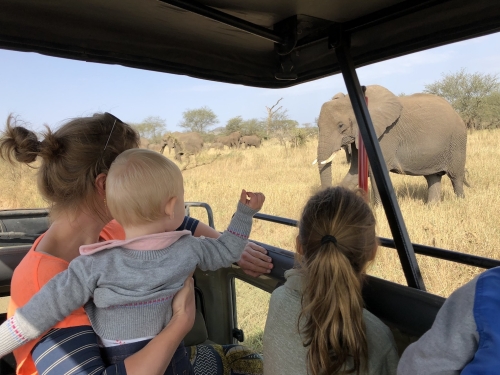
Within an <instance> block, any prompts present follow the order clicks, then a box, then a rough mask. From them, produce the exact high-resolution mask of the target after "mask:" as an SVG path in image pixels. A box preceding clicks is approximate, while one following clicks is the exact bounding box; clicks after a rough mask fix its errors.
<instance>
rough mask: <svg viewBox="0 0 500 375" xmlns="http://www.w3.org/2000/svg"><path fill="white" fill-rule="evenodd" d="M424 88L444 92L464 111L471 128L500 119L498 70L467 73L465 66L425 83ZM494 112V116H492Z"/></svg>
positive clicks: (439, 92) (439, 93)
mask: <svg viewBox="0 0 500 375" xmlns="http://www.w3.org/2000/svg"><path fill="white" fill-rule="evenodd" d="M424 92H427V93H430V94H435V95H439V96H442V97H443V98H445V99H446V100H448V101H449V102H450V104H451V105H452V106H453V108H454V109H455V110H456V111H457V112H458V113H459V114H460V116H461V117H462V119H463V120H464V122H465V124H466V126H467V128H469V129H481V128H483V127H485V126H491V123H497V122H498V121H499V118H498V117H496V118H495V116H497V115H498V111H497V110H495V108H498V105H499V104H500V103H498V102H497V101H496V100H498V99H497V98H500V95H498V94H499V92H500V82H499V80H498V75H497V74H484V73H478V72H476V73H467V71H466V70H465V68H462V69H460V70H459V71H458V72H456V73H450V74H443V78H442V79H441V80H439V81H436V82H434V83H431V84H429V85H425V90H424ZM492 116H493V117H492Z"/></svg>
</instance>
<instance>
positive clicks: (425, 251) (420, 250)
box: [254, 213, 500, 269]
mask: <svg viewBox="0 0 500 375" xmlns="http://www.w3.org/2000/svg"><path fill="white" fill-rule="evenodd" d="M254 218H255V219H260V220H264V221H269V222H272V223H275V224H281V225H286V226H290V227H296V226H297V220H293V219H288V218H284V217H280V216H273V215H267V214H261V213H257V214H255V215H254ZM379 241H380V246H383V247H387V248H390V249H396V244H395V243H394V240H393V239H391V238H384V237H379ZM413 248H414V249H415V253H416V254H420V255H425V256H430V257H432V258H437V259H442V260H447V261H450V262H455V263H460V264H465V265H468V266H475V267H479V268H485V269H490V268H493V267H498V266H500V261H499V260H496V259H490V258H485V257H481V256H478V255H472V254H466V253H461V252H459V251H455V250H446V249H441V248H438V247H433V246H427V245H421V244H415V243H413Z"/></svg>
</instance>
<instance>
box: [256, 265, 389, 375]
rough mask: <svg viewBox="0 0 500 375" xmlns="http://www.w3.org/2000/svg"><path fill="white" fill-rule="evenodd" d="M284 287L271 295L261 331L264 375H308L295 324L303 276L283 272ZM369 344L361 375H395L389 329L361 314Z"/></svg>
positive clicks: (293, 272)
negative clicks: (366, 359)
mask: <svg viewBox="0 0 500 375" xmlns="http://www.w3.org/2000/svg"><path fill="white" fill-rule="evenodd" d="M285 277H286V283H285V285H283V286H280V287H279V288H277V289H276V290H275V291H274V292H273V294H272V295H271V301H270V302H269V312H268V314H267V321H266V327H265V328H264V340H263V341H264V375H289V374H294V375H307V374H308V373H309V372H308V368H307V360H306V358H307V351H308V348H307V347H304V344H303V342H304V340H303V338H302V337H301V335H300V333H299V331H298V327H297V323H298V319H299V315H300V312H301V310H302V303H301V300H302V290H303V281H302V276H301V275H300V273H299V272H298V271H297V270H296V269H292V270H288V271H286V272H285ZM363 320H364V322H365V327H366V339H367V341H368V364H367V371H366V372H363V373H362V374H361V375H396V367H397V365H398V359H399V358H398V352H397V349H396V344H395V342H394V338H393V336H392V333H391V331H390V330H389V328H388V327H387V326H386V325H385V324H384V323H382V322H381V321H380V319H378V318H377V317H376V316H375V315H373V314H371V313H370V312H368V311H367V310H363Z"/></svg>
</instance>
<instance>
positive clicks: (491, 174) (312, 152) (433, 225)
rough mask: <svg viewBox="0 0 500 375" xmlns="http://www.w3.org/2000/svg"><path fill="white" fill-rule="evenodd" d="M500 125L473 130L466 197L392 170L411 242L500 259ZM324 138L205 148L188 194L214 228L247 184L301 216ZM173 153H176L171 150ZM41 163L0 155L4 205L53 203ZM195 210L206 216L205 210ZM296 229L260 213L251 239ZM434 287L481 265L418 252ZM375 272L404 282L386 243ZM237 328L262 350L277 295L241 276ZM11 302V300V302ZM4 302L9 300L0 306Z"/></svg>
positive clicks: (443, 291)
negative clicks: (433, 194) (39, 172)
mask: <svg viewBox="0 0 500 375" xmlns="http://www.w3.org/2000/svg"><path fill="white" fill-rule="evenodd" d="M499 145H500V129H498V130H482V131H475V132H473V133H470V134H469V136H468V145H467V163H466V168H467V170H468V174H467V180H468V182H469V183H470V185H471V187H470V188H465V195H466V197H465V199H458V198H456V197H455V195H454V193H453V189H452V186H451V182H450V180H449V179H448V177H446V176H444V177H443V193H442V201H441V203H439V204H436V205H432V206H429V205H426V204H425V197H426V190H427V184H426V181H425V179H424V178H423V177H412V176H401V175H395V174H391V179H392V183H393V185H394V189H395V191H396V196H397V197H398V200H399V204H400V206H401V211H402V213H403V217H404V219H405V222H406V226H407V228H408V231H409V234H410V238H411V240H412V242H414V243H419V244H424V245H431V246H436V247H440V248H445V249H451V250H456V251H460V252H464V253H470V254H475V255H480V256H484V257H489V258H495V259H499V258H500V224H499V222H498V219H499V217H500V215H499V214H498V212H499V211H500V194H499V193H500V188H499V186H500V173H499V172H500V167H499V166H498V165H497V163H498V162H500V148H499ZM316 147H317V140H315V139H310V140H309V141H308V142H307V144H306V145H305V146H304V147H301V148H290V147H287V148H285V147H284V146H280V145H279V144H278V143H277V142H274V141H273V140H270V141H266V142H265V143H264V144H263V146H262V147H261V148H259V149H255V148H251V149H246V150H243V149H236V150H228V149H226V150H224V151H215V150H204V151H203V152H202V153H201V154H200V155H198V156H197V157H196V165H195V161H194V159H193V158H191V160H190V161H189V163H188V162H187V161H184V163H182V165H180V167H181V168H182V169H183V175H184V182H185V199H186V201H203V202H207V203H208V204H209V205H210V206H211V207H212V209H213V212H214V219H215V226H216V228H217V229H218V230H224V229H225V227H226V226H227V224H228V223H229V220H230V218H231V216H232V214H233V212H234V210H235V208H236V203H237V200H238V197H239V194H240V192H241V189H242V188H244V189H246V190H249V191H261V192H263V193H264V194H265V195H266V202H265V204H264V207H263V210H262V212H263V213H266V214H271V215H277V216H283V217H288V218H294V219H298V218H299V215H300V211H301V208H302V207H303V205H304V204H305V202H306V201H307V199H308V198H309V196H310V195H311V194H313V193H314V192H315V191H316V190H317V189H319V187H320V183H319V173H318V168H317V166H313V165H311V163H312V161H313V160H314V159H315V158H316ZM165 155H166V156H167V157H171V158H173V155H168V152H167V151H166V152H165ZM347 169H348V165H347V164H346V162H345V158H344V155H343V154H342V153H341V155H339V156H337V158H336V159H334V161H333V166H332V174H333V184H336V183H339V182H340V181H341V180H342V178H343V176H344V175H345V173H346V172H347ZM35 173H36V169H35V168H29V167H19V166H17V167H13V166H11V165H10V164H8V163H6V162H4V161H2V160H1V159H0V176H1V180H0V191H1V192H2V193H1V194H0V209H8V208H33V207H45V206H46V204H45V202H43V200H42V199H41V198H40V197H39V195H38V193H37V189H36V182H35ZM374 211H375V214H376V217H377V221H378V234H379V235H380V236H381V237H392V236H391V232H390V229H389V226H388V223H387V220H386V218H385V214H384V211H383V209H382V207H375V208H374ZM191 214H192V216H194V217H196V218H198V219H200V220H202V221H206V220H207V217H206V214H205V213H204V210H203V209H192V210H191ZM296 235H297V230H296V229H295V228H289V227H284V226H281V225H278V224H272V223H267V222H263V221H259V220H254V227H253V231H252V235H251V238H252V239H255V240H258V241H262V242H265V243H268V244H271V245H274V246H278V247H281V248H284V249H288V250H292V251H293V250H294V243H295V237H296ZM417 258H418V261H419V265H420V267H421V270H422V273H423V277H424V281H425V283H426V287H427V290H428V291H429V292H431V293H434V294H438V295H441V296H444V297H446V296H448V295H449V294H450V293H451V292H452V291H453V290H455V289H456V288H458V287H459V286H461V285H463V284H464V283H466V282H467V281H469V280H471V279H472V278H473V277H474V276H475V275H477V274H478V273H479V272H481V269H478V268H475V267H469V266H463V265H459V264H454V263H451V262H447V261H441V260H437V259H432V258H428V257H425V256H418V255H417ZM369 273H370V274H371V275H374V276H377V277H380V278H384V279H387V280H391V281H394V282H397V283H402V284H405V279H404V276H403V272H402V270H401V266H400V263H399V259H398V256H397V253H396V251H395V250H393V249H387V248H380V249H379V251H378V254H377V257H376V259H375V261H374V262H373V264H372V265H371V267H370V269H369ZM236 284H237V308H238V325H239V327H240V328H242V329H243V330H244V332H245V335H246V340H245V343H244V344H245V345H248V346H252V347H254V348H257V349H258V350H260V349H261V345H262V332H263V328H264V324H265V319H266V315H267V309H268V304H269V297H270V295H269V294H268V293H266V292H263V291H261V290H258V289H256V288H254V287H252V286H249V285H248V284H246V283H244V282H241V281H237V283H236ZM4 303H5V301H4ZM0 308H1V306H0Z"/></svg>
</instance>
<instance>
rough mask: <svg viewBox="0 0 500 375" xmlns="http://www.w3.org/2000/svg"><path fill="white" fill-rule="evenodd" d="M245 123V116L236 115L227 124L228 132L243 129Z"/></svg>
mask: <svg viewBox="0 0 500 375" xmlns="http://www.w3.org/2000/svg"><path fill="white" fill-rule="evenodd" d="M242 124H243V117H241V116H236V117H233V118H230V119H229V120H227V124H226V131H225V133H226V134H231V133H232V132H238V131H241V127H242Z"/></svg>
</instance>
